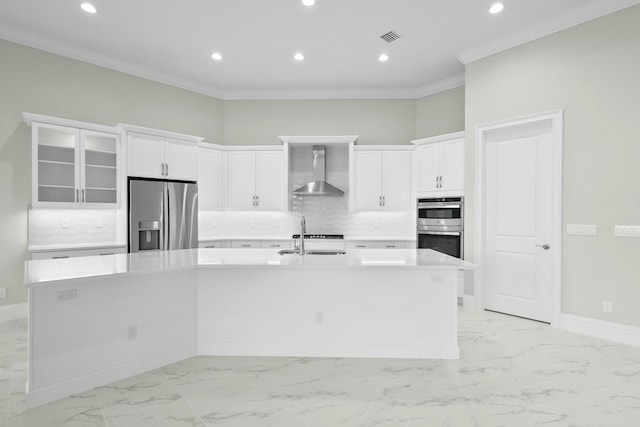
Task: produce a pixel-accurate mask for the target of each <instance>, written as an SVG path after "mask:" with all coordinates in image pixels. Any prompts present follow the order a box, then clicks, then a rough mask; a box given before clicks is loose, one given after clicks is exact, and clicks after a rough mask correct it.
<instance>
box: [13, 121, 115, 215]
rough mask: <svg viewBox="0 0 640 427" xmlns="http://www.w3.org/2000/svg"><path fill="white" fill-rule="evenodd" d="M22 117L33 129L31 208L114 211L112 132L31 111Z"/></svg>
mask: <svg viewBox="0 0 640 427" xmlns="http://www.w3.org/2000/svg"><path fill="white" fill-rule="evenodd" d="M23 117H24V120H25V121H26V122H27V123H29V124H30V125H31V127H32V170H31V172H32V204H33V206H34V207H63V208H75V207H87V208H117V207H119V205H120V176H119V170H120V134H119V132H118V130H117V129H115V128H109V127H106V126H100V125H92V124H90V123H82V122H75V121H71V120H65V119H57V118H54V117H47V116H39V115H34V114H30V113H24V114H23ZM60 123H63V124H60Z"/></svg>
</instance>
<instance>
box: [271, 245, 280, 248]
mask: <svg viewBox="0 0 640 427" xmlns="http://www.w3.org/2000/svg"><path fill="white" fill-rule="evenodd" d="M271 247H272V248H279V247H280V245H271Z"/></svg>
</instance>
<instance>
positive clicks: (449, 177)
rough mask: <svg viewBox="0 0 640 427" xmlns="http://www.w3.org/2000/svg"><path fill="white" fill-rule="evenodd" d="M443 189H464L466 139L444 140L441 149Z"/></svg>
mask: <svg viewBox="0 0 640 427" xmlns="http://www.w3.org/2000/svg"><path fill="white" fill-rule="evenodd" d="M440 159H441V162H440V176H441V177H442V180H441V184H442V188H441V189H442V190H463V189H464V139H457V140H455V141H449V142H443V143H442V145H441V150H440Z"/></svg>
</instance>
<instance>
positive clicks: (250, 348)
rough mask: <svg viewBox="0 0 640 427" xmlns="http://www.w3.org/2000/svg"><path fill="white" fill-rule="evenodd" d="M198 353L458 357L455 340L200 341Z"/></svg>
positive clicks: (217, 354)
mask: <svg viewBox="0 0 640 427" xmlns="http://www.w3.org/2000/svg"><path fill="white" fill-rule="evenodd" d="M198 355H199V356H264V357H359V358H372V357H374V358H393V359H459V358H460V347H458V345H457V343H451V344H447V343H445V342H436V343H427V344H404V343H394V344H370V343H275V344H274V343H264V342H215V341H204V342H203V341H200V342H199V343H198Z"/></svg>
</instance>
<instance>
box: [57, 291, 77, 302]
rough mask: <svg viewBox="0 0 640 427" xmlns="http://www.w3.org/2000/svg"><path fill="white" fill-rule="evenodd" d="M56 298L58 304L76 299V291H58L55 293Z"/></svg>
mask: <svg viewBox="0 0 640 427" xmlns="http://www.w3.org/2000/svg"><path fill="white" fill-rule="evenodd" d="M56 298H57V300H58V302H62V301H69V300H72V299H76V298H78V290H77V289H67V290H66V291H58V292H56Z"/></svg>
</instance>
